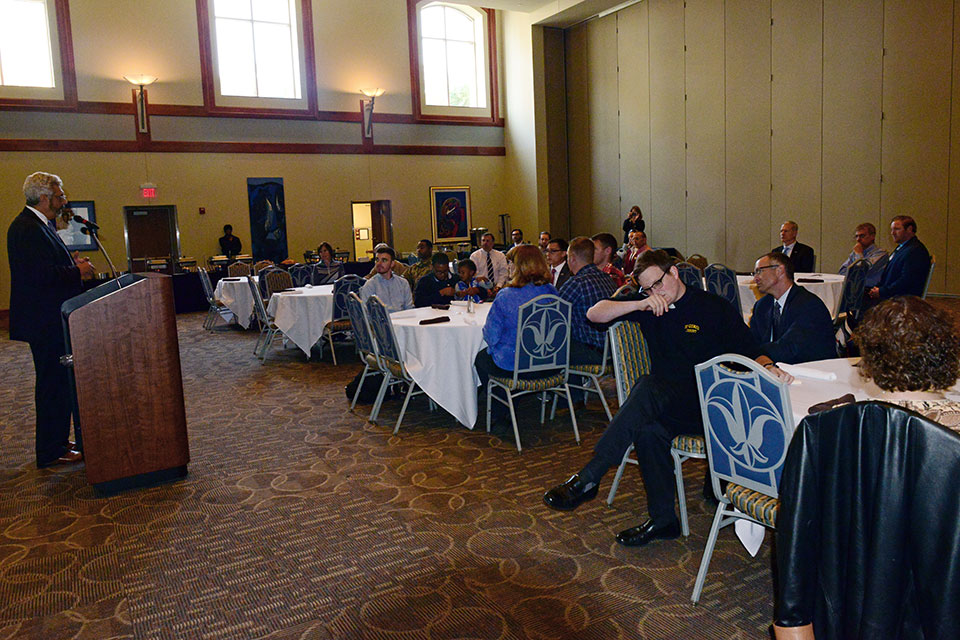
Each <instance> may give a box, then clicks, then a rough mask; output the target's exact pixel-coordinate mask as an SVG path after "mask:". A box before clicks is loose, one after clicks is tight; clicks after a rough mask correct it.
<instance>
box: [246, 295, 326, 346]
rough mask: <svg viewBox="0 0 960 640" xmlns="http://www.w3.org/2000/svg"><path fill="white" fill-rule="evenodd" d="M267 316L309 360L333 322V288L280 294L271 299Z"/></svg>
mask: <svg viewBox="0 0 960 640" xmlns="http://www.w3.org/2000/svg"><path fill="white" fill-rule="evenodd" d="M248 293H249V292H248ZM267 313H268V314H269V315H271V316H272V317H273V322H274V324H276V325H277V326H278V327H279V328H280V331H282V332H283V335H285V336H286V337H287V338H288V339H289V340H291V341H292V342H293V343H294V344H295V345H297V346H298V347H300V350H301V351H303V352H304V353H305V354H306V355H307V357H308V358H309V357H310V348H311V347H313V345H314V344H316V342H317V340H319V339H320V338H321V337H322V336H323V328H324V327H325V326H327V323H328V322H330V321H331V320H333V285H332V284H325V285H321V286H318V287H296V288H295V289H294V290H293V291H285V292H277V293H275V294H273V295H272V296H270V302H269V304H268V305H267Z"/></svg>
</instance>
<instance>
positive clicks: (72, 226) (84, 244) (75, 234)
mask: <svg viewBox="0 0 960 640" xmlns="http://www.w3.org/2000/svg"><path fill="white" fill-rule="evenodd" d="M70 209H71V211H73V213H74V215H78V216H80V217H81V218H86V219H87V220H89V221H90V222H96V221H97V212H96V211H95V210H94V206H93V200H71V201H70ZM83 228H84V227H83V225H82V224H80V223H79V222H76V221H74V220H73V219H72V218H71V219H70V222H68V223H67V227H66V228H65V229H58V230H57V233H58V234H59V235H60V238H61V239H62V240H63V244H65V245H67V249H69V250H70V251H96V250H97V243H96V242H95V241H94V239H93V236H91V235H86V234H84V233H83V232H82V231H81V229H83Z"/></svg>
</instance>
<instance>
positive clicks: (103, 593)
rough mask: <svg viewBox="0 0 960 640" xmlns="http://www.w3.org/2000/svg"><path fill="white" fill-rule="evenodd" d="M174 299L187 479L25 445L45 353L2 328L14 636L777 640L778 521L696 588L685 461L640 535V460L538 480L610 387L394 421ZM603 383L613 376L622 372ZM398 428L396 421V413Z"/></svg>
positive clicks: (1, 505)
mask: <svg viewBox="0 0 960 640" xmlns="http://www.w3.org/2000/svg"><path fill="white" fill-rule="evenodd" d="M202 320H203V315H202V314H189V315H184V316H179V318H178V321H179V333H180V346H181V354H182V361H183V362H182V364H183V372H184V384H185V392H186V405H187V407H186V408H187V419H188V425H189V430H190V449H191V456H192V462H191V464H190V467H189V470H190V473H189V476H188V477H187V478H186V479H184V480H182V481H179V482H176V483H172V484H167V485H163V486H159V487H154V488H150V489H145V490H139V491H134V492H128V493H123V494H120V495H118V496H114V497H109V498H107V497H102V496H99V495H97V494H96V493H95V492H94V491H93V489H92V488H91V487H90V486H89V485H87V483H86V479H85V476H84V472H83V467H82V466H75V467H67V468H58V469H53V470H49V469H48V470H43V471H39V470H37V469H35V468H34V466H33V422H34V417H33V416H34V408H33V402H32V387H33V368H32V363H31V360H30V353H29V349H28V347H27V345H26V344H22V343H14V342H10V341H9V340H6V339H5V337H6V336H5V335H4V336H2V337H3V338H4V339H0V375H2V376H3V378H4V379H5V380H7V382H6V383H5V384H4V385H3V386H2V388H0V446H2V450H3V454H4V462H3V466H2V468H0V638H43V639H44V640H50V639H54V638H89V639H97V640H102V639H106V638H210V639H214V638H216V639H220V638H224V639H226V638H229V639H234V638H275V639H281V638H282V639H288V638H289V639H293V638H303V639H307V638H310V639H319V638H377V639H388V638H389V639H398V640H400V639H418V638H434V639H453V638H483V639H487V638H530V639H538V640H540V639H544V640H545V639H553V638H556V639H562V638H578V639H579V638H598V639H604V640H612V639H617V638H637V637H642V638H724V639H726V638H729V639H733V638H763V637H766V633H767V627H768V626H769V624H770V620H771V616H772V598H771V594H772V587H771V574H770V565H771V560H770V551H771V543H770V541H771V536H768V537H767V541H766V542H765V544H764V546H763V548H762V549H761V551H760V553H759V554H758V556H757V557H756V558H751V557H750V556H749V555H748V554H747V553H746V551H745V550H744V549H743V547H742V546H741V545H740V544H739V542H737V541H736V538H735V536H734V534H733V531H732V529H726V530H724V531H723V532H722V533H721V535H720V539H719V543H718V545H717V549H716V552H715V553H714V558H713V562H712V564H711V571H710V574H709V576H708V579H707V583H706V587H705V590H704V593H703V598H702V601H701V604H700V605H698V606H692V605H691V604H690V602H689V597H690V591H691V589H692V586H693V581H694V578H695V575H696V571H697V568H698V564H699V561H700V557H701V553H702V549H703V545H704V541H705V538H706V535H707V533H708V530H709V527H710V521H711V516H712V512H710V511H709V509H708V507H707V505H706V504H705V502H704V501H703V499H702V498H701V497H700V490H701V486H702V483H703V473H704V468H705V467H704V464H703V463H702V462H701V461H696V460H694V461H689V462H687V463H686V464H685V465H684V468H685V472H686V474H687V478H686V484H687V494H688V497H687V501H688V505H689V511H690V527H691V535H690V537H689V538H688V539H684V540H676V541H667V542H660V543H657V544H654V545H652V546H651V547H649V548H646V549H642V550H635V549H634V550H631V549H626V548H623V547H620V546H618V545H617V544H616V543H615V542H614V539H613V535H614V534H615V533H616V532H617V531H619V530H621V529H623V528H626V527H628V526H632V525H634V524H636V523H637V522H639V521H640V520H641V519H642V518H643V517H644V515H645V498H644V492H643V490H642V486H641V482H640V480H639V478H638V475H637V473H636V471H635V470H634V469H630V470H628V472H627V474H626V475H625V477H624V481H623V483H622V485H621V488H620V491H619V493H618V495H617V499H616V500H615V502H614V504H613V506H607V505H606V503H605V501H604V500H603V499H602V497H604V496H605V492H606V490H607V489H608V488H609V480H610V478H611V477H612V473H611V474H610V475H608V477H607V479H606V480H605V482H604V485H603V486H602V488H601V489H602V491H603V492H604V493H602V494H601V499H597V500H595V501H593V502H591V503H588V504H586V505H584V506H583V507H581V509H580V510H578V511H576V512H575V513H569V514H561V513H556V512H552V511H550V510H548V509H546V508H545V507H544V506H543V505H542V503H541V495H542V493H543V491H544V490H545V489H546V488H548V487H550V486H552V485H553V484H556V483H557V482H560V481H562V480H564V479H565V478H566V477H567V475H568V474H570V473H572V472H574V471H576V470H577V469H578V468H579V467H580V466H581V465H582V464H583V463H584V462H585V461H586V460H587V459H588V458H589V457H590V454H591V448H592V445H593V444H594V442H596V440H597V438H598V437H599V433H600V432H601V430H602V429H603V427H604V425H605V420H604V416H603V413H602V409H601V408H600V406H599V404H598V402H597V401H596V400H594V401H592V402H591V404H590V406H589V407H588V408H586V409H583V408H580V409H578V417H579V419H580V429H581V434H582V437H583V445H582V446H579V447H578V446H577V445H576V444H575V442H574V438H573V433H572V430H571V428H570V422H569V418H568V414H567V412H565V411H563V412H558V415H557V419H556V420H555V421H553V422H549V421H548V423H547V424H546V425H544V426H541V425H540V424H539V423H538V419H537V418H538V416H537V415H536V414H537V409H536V405H535V403H534V402H533V401H532V400H530V401H528V403H527V404H523V405H521V412H522V415H523V424H522V427H521V429H522V437H523V443H524V449H523V454H522V455H518V454H517V452H516V449H515V448H514V444H513V438H512V432H511V431H510V428H509V426H506V425H502V426H499V427H497V426H495V427H494V433H492V434H487V433H485V432H484V431H482V430H476V431H469V430H467V429H465V428H463V427H457V426H455V425H454V424H453V419H452V418H450V417H449V416H448V415H446V414H444V413H443V412H442V411H437V412H435V413H432V414H431V413H430V412H429V410H428V408H427V402H426V400H425V399H422V398H419V399H416V400H414V401H412V402H411V409H410V410H409V412H408V415H407V417H406V418H405V421H404V425H403V427H402V429H401V431H400V434H399V435H398V436H396V437H394V436H392V435H391V431H392V426H393V421H394V420H395V419H396V416H397V412H398V410H399V404H400V403H399V401H398V400H396V399H394V400H390V401H388V402H387V404H386V405H385V408H384V410H383V412H382V415H381V418H382V424H381V425H372V424H370V423H368V422H367V421H366V415H367V414H368V413H369V406H366V407H358V409H357V410H356V411H355V412H354V413H350V412H349V411H348V407H349V405H348V403H347V402H346V400H345V396H344V393H343V386H344V384H345V383H346V382H347V381H348V380H350V378H352V377H353V375H354V374H355V373H356V372H357V371H358V369H359V367H358V366H357V365H355V364H353V362H352V358H351V357H350V353H349V350H348V349H342V350H341V352H340V353H341V355H342V360H343V361H350V362H351V364H349V365H341V366H340V367H339V368H337V367H334V366H333V365H331V364H330V363H329V356H327V358H325V359H324V361H323V362H316V361H313V362H306V361H305V359H304V357H303V354H302V353H300V352H299V351H298V350H296V349H290V350H287V351H282V350H280V349H276V350H274V351H273V353H272V355H271V357H270V358H269V359H268V361H267V364H266V365H265V366H260V365H259V364H258V363H257V361H256V359H255V358H254V356H253V354H252V351H253V343H254V340H255V338H256V336H255V334H254V333H253V332H242V331H237V330H233V329H223V330H218V331H217V332H215V333H213V334H210V333H206V332H204V331H203V330H202V329H201V322H202ZM608 391H609V393H608V397H610V398H613V397H615V394H614V393H613V390H612V388H611V389H609V390H608ZM388 425H389V426H388Z"/></svg>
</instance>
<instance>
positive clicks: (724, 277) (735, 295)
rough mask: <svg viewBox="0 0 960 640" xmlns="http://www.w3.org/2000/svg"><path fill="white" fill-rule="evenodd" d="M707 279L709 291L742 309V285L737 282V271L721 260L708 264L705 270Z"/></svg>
mask: <svg viewBox="0 0 960 640" xmlns="http://www.w3.org/2000/svg"><path fill="white" fill-rule="evenodd" d="M703 275H704V278H705V279H706V281H707V291H709V292H710V293H715V294H717V295H718V296H720V297H721V298H723V299H724V300H727V301H728V302H729V303H730V304H732V305H733V308H734V309H736V310H737V312H739V311H740V309H741V307H740V285H738V284H737V273H736V272H735V271H734V270H733V269H731V268H730V267H727V266H725V265H722V264H720V263H719V262H714V263H713V264H710V265H707V267H706V268H705V269H704V270H703Z"/></svg>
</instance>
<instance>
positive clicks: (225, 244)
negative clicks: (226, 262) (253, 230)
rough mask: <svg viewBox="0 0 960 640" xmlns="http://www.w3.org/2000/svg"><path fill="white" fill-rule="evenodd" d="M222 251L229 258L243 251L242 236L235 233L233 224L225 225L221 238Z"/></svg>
mask: <svg viewBox="0 0 960 640" xmlns="http://www.w3.org/2000/svg"><path fill="white" fill-rule="evenodd" d="M220 251H221V253H223V255H225V256H227V258H233V257H234V256H237V255H239V254H240V253H241V252H242V251H243V245H242V244H241V242H240V238H238V237H237V236H235V235H233V225H229V224H225V225H223V237H221V238H220Z"/></svg>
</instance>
